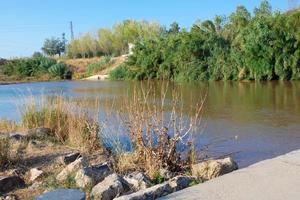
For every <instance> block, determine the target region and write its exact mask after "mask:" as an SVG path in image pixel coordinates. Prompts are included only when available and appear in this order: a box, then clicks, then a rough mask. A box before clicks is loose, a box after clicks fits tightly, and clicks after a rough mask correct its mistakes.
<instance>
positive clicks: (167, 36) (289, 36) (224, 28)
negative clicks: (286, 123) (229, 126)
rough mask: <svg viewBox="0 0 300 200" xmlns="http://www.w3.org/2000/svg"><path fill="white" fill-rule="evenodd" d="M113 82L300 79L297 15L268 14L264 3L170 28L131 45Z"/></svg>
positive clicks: (113, 76) (294, 12)
mask: <svg viewBox="0 0 300 200" xmlns="http://www.w3.org/2000/svg"><path fill="white" fill-rule="evenodd" d="M111 78H112V79H138V80H142V79H154V78H157V79H172V80H185V81H189V80H278V79H280V80H300V12H299V11H291V12H288V13H280V12H277V11H276V12H272V9H271V6H270V4H269V3H268V1H262V3H261V5H260V6H259V7H257V8H255V10H254V14H253V15H251V14H250V13H249V12H248V11H247V9H246V8H245V7H243V6H239V7H237V9H236V11H235V12H234V13H232V14H231V15H230V16H229V17H221V16H216V17H215V18H214V19H213V20H206V21H197V22H196V23H195V24H194V25H193V26H192V28H191V29H190V30H185V29H183V30H180V27H179V26H178V24H176V23H173V24H172V25H171V28H170V29H169V30H162V32H161V33H160V34H157V35H156V37H141V38H139V39H138V40H136V41H135V48H134V50H133V55H131V56H130V57H129V59H128V61H127V62H126V64H125V65H124V66H122V67H121V68H119V69H116V70H115V71H113V72H111Z"/></svg>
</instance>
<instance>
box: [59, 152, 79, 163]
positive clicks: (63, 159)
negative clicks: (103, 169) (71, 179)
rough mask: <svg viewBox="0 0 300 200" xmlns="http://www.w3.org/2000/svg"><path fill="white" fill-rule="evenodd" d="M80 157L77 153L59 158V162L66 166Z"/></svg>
mask: <svg viewBox="0 0 300 200" xmlns="http://www.w3.org/2000/svg"><path fill="white" fill-rule="evenodd" d="M81 157H82V156H81V154H80V153H79V152H75V153H70V154H68V155H65V156H61V157H59V162H60V163H61V164H63V165H68V164H70V163H72V162H74V161H75V160H77V159H78V158H81Z"/></svg>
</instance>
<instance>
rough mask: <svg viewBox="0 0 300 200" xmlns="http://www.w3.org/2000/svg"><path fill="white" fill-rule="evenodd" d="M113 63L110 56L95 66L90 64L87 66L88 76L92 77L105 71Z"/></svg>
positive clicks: (103, 58)
mask: <svg viewBox="0 0 300 200" xmlns="http://www.w3.org/2000/svg"><path fill="white" fill-rule="evenodd" d="M110 62H111V57H110V56H104V57H102V58H101V59H100V61H99V62H97V63H93V64H89V65H88V66H87V70H86V75H87V76H90V75H92V74H94V73H97V72H99V71H101V70H103V69H104V68H105V67H107V65H108V64H109V63H110Z"/></svg>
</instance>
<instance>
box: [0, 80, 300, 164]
mask: <svg viewBox="0 0 300 200" xmlns="http://www.w3.org/2000/svg"><path fill="white" fill-rule="evenodd" d="M161 86H165V87H166V85H165V84H163V83H160V82H156V83H152V84H150V85H148V84H141V83H137V82H80V81H78V82H52V83H31V84H18V85H6V86H0V118H7V119H13V120H19V115H18V112H17V105H18V104H19V103H20V99H22V98H26V96H28V95H34V96H38V95H40V94H46V95H49V96H51V95H55V94H57V93H63V94H64V95H66V96H73V97H76V99H79V100H80V99H82V98H84V99H85V100H86V101H87V100H88V99H90V100H93V99H94V98H100V101H101V102H103V105H109V103H112V102H113V104H114V106H113V109H118V108H119V107H120V106H121V104H122V102H124V98H126V97H127V96H128V95H130V94H132V92H133V89H134V87H138V88H140V89H141V88H143V89H144V90H145V91H147V90H148V89H149V87H151V88H152V89H154V90H156V91H160V87H161ZM168 88H169V91H171V89H175V90H177V91H178V92H179V94H181V100H182V103H183V105H184V108H186V109H185V110H184V112H185V113H186V114H188V112H189V111H190V110H191V108H193V107H195V106H196V103H198V102H199V98H201V97H202V96H203V95H204V94H205V93H206V92H207V95H208V96H207V99H206V104H205V111H204V121H203V122H204V124H205V127H206V128H205V130H204V132H203V133H201V134H199V135H198V136H197V148H198V149H202V150H207V152H208V154H209V155H213V156H219V155H223V154H232V155H233V156H234V157H235V158H236V159H237V160H238V162H239V164H240V165H241V166H247V165H249V164H251V163H254V162H257V161H259V160H262V159H266V158H271V157H274V156H276V155H279V154H283V153H286V152H288V151H291V150H294V149H297V148H300V92H299V91H300V82H260V83H258V82H256V83H255V82H251V83H245V82H206V83H176V84H175V83H169V84H168ZM158 93H159V92H157V94H158ZM158 95H159V94H158ZM170 95H171V94H170V92H169V93H168V94H167V97H166V100H170V98H171V97H170ZM20 97H21V98H20ZM110 105H111V104H110Z"/></svg>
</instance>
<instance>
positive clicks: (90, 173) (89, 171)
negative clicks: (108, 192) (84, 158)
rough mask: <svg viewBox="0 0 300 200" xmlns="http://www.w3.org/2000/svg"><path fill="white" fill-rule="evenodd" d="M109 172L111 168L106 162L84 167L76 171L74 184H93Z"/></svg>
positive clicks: (82, 185) (85, 185)
mask: <svg viewBox="0 0 300 200" xmlns="http://www.w3.org/2000/svg"><path fill="white" fill-rule="evenodd" d="M109 174H111V170H110V168H109V167H108V165H107V164H103V165H99V166H92V167H85V168H83V169H80V170H79V171H78V172H77V173H76V176H75V181H76V185H77V186H78V187H81V188H85V187H87V186H93V185H94V184H97V183H99V182H100V181H103V179H104V178H105V177H107V176H108V175H109Z"/></svg>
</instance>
